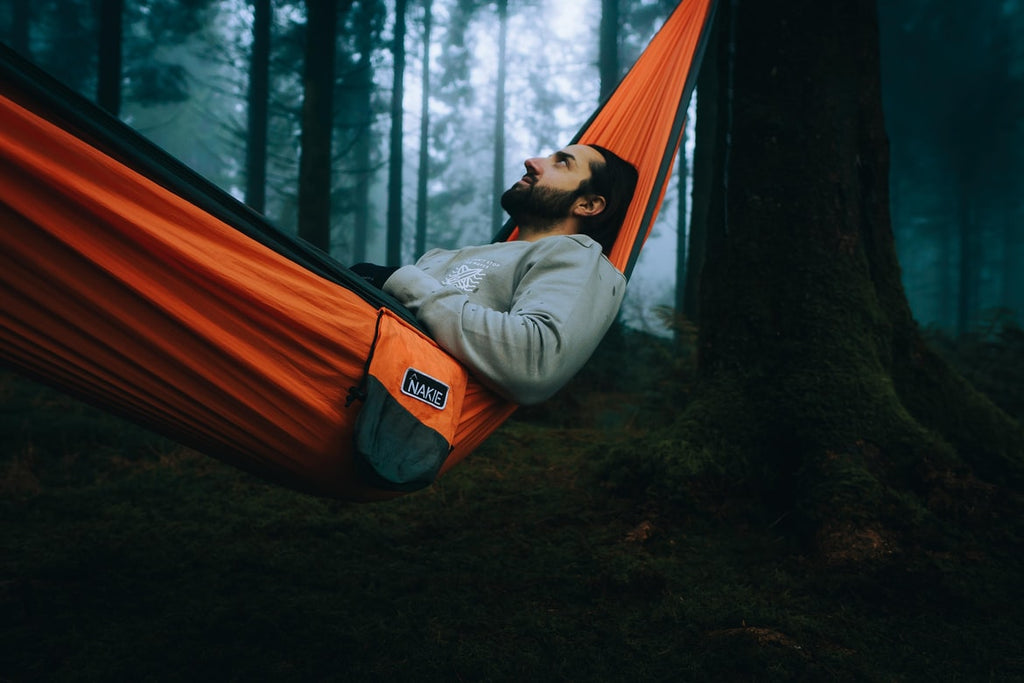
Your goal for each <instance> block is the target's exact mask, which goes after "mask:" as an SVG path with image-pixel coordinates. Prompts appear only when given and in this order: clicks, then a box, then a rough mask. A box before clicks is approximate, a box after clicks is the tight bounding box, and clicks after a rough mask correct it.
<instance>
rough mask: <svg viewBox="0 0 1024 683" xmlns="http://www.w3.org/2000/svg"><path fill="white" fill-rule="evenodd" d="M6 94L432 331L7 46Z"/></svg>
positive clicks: (0, 79)
mask: <svg viewBox="0 0 1024 683" xmlns="http://www.w3.org/2000/svg"><path fill="white" fill-rule="evenodd" d="M0 93H2V94H3V95H5V96H7V97H9V98H11V99H12V100H14V101H15V102H18V103H19V104H21V105H22V106H24V107H26V108H27V109H29V110H31V111H33V112H35V113H36V114H39V115H41V116H43V118H45V119H46V120H48V121H50V122H51V123H53V124H55V125H57V126H59V127H60V128H62V129H64V130H65V131H67V132H68V133H70V134H72V135H74V136H75V137H77V138H79V139H81V140H83V141H85V142H86V143H88V144H90V145H92V146H93V147H95V148H97V149H99V150H100V151H102V152H103V153H105V154H107V155H108V156H110V157H112V158H114V159H116V160H117V161H118V162H120V163H122V164H124V165H125V166H127V167H129V168H131V169H132V170H134V171H136V172H138V173H140V174H142V175H143V176H145V177H146V178H148V179H150V180H152V181H153V182H155V183H157V184H158V185H160V186H162V187H164V188H165V189H167V190H168V191H170V192H173V193H174V194H176V195H178V196H180V197H182V198H184V199H186V200H187V201H189V202H191V203H192V204H194V205H195V206H198V207H199V208H201V209H202V210H204V211H206V212H207V213H209V214H211V215H212V216H214V217H216V218H217V219H218V220H220V221H222V222H224V223H226V224H227V225H230V226H231V227H233V228H235V229H236V230H238V231H239V232H241V233H242V234H244V235H246V236H248V237H250V238H252V239H254V240H256V241H257V242H259V243H260V244H262V245H264V246H266V247H268V248H270V249H273V250H274V251H275V252H277V253H279V254H281V255H282V256H284V257H286V258H288V259H290V260H291V261H293V262H295V263H296V264H298V265H300V266H302V267H303V268H306V269H307V270H309V271H310V272H312V273H314V274H316V275H318V276H320V277H322V278H324V279H326V280H329V281H331V282H334V283H335V284H337V285H340V286H341V287H344V288H346V289H348V290H351V291H352V292H354V293H355V294H357V295H359V296H360V297H361V298H363V299H364V300H366V301H367V302H368V303H370V304H371V305H373V306H375V307H384V308H388V309H390V310H392V311H394V312H395V314H396V315H398V316H399V317H401V318H402V319H403V320H405V321H406V322H408V323H410V324H412V325H413V326H415V327H416V328H417V329H419V330H421V331H424V332H425V330H424V329H423V326H422V325H421V324H420V323H419V322H417V320H416V318H415V316H414V315H413V314H412V312H411V311H409V310H408V309H407V308H405V307H404V306H403V305H402V304H400V303H399V302H398V301H397V300H396V299H394V298H393V297H391V296H389V295H387V294H385V293H384V292H382V291H381V290H379V289H378V288H376V287H373V286H372V285H370V284H369V283H367V282H366V281H365V280H363V279H362V278H360V277H359V276H357V275H356V274H355V273H352V272H351V271H350V270H348V268H346V267H345V266H344V265H342V264H341V263H339V262H338V261H337V260H335V259H333V258H332V257H331V256H329V255H328V254H326V253H325V252H324V251H323V250H321V249H319V248H317V247H316V246H314V245H312V244H310V243H309V242H307V241H305V240H303V239H301V238H300V237H297V236H293V235H290V234H288V233H286V232H284V231H283V230H281V229H280V228H278V227H276V226H275V225H273V224H272V223H270V222H269V220H268V219H267V218H266V217H264V216H263V215H262V214H260V213H258V212H256V211H254V210H252V209H251V208H250V207H248V206H246V205H245V204H243V203H242V202H240V201H239V200H237V199H236V198H235V197H233V196H232V195H230V194H229V193H227V192H225V191H224V190H222V189H221V188H219V187H217V186H216V185H215V184H214V183H212V182H211V181H209V180H208V179H206V178H204V177H203V176H202V175H200V174H199V173H197V172H196V171H194V170H192V169H191V168H189V167H188V166H186V165H185V164H184V163H182V162H181V161H180V160H178V159H177V158H175V157H174V156H173V155H171V154H169V153H168V152H166V151H165V150H164V149H162V148H161V147H159V146H158V145H156V144H155V143H153V142H151V141H150V140H148V139H147V138H145V137H144V136H143V135H142V134H140V133H139V132H138V131H136V130H134V129H133V128H131V127H130V126H129V125H128V124H126V123H124V122H123V121H121V120H120V119H118V118H116V117H114V116H112V115H111V114H109V113H108V112H106V111H104V110H103V109H101V108H100V107H99V106H97V105H96V104H95V103H93V102H91V101H90V100H88V99H87V98H85V97H83V96H82V95H80V94H79V93H77V92H75V91H74V90H72V89H70V88H69V87H67V86H66V85H64V84H63V83H61V82H60V81H58V80H57V79H56V78H54V77H53V76H51V75H50V74H48V73H47V72H45V71H44V70H42V69H41V68H39V67H38V66H36V65H35V64H33V63H31V62H30V61H28V60H27V59H25V58H24V57H22V56H21V55H19V54H18V53H17V52H15V51H14V50H13V49H11V48H10V47H9V46H7V45H5V44H4V43H2V42H0Z"/></svg>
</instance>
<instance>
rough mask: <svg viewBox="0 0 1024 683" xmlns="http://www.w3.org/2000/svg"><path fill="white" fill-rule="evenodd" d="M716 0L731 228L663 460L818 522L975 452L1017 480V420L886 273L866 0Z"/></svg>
mask: <svg viewBox="0 0 1024 683" xmlns="http://www.w3.org/2000/svg"><path fill="white" fill-rule="evenodd" d="M720 11H721V14H720V19H721V20H722V22H723V23H722V24H721V28H727V27H729V26H731V25H733V24H732V22H734V26H735V48H736V49H735V55H734V61H733V60H732V59H728V58H727V59H722V60H720V62H719V69H718V80H719V82H720V83H728V82H733V83H734V85H735V90H734V100H733V101H731V102H730V101H729V99H728V97H729V91H730V90H731V89H730V88H719V89H718V90H717V98H718V109H719V112H720V113H722V112H727V111H728V112H731V116H730V117H727V119H726V121H728V120H729V118H731V121H732V126H731V144H726V143H725V140H727V139H728V138H726V130H725V129H724V127H723V128H720V129H719V131H718V134H717V135H718V140H719V142H718V144H717V145H716V146H715V154H716V157H717V159H716V162H715V166H716V167H717V168H726V169H727V176H726V177H727V182H720V183H716V185H715V187H714V190H715V191H714V193H712V196H711V200H710V207H712V209H713V208H714V207H715V206H717V205H721V206H724V207H725V209H726V210H725V215H724V226H725V230H723V231H722V232H721V233H716V232H715V230H714V228H712V233H713V234H715V235H716V237H715V238H714V239H711V240H710V241H709V244H708V252H707V258H706V261H705V264H704V271H703V277H702V281H701V293H702V297H701V316H700V320H701V327H700V338H699V348H700V359H699V369H698V386H697V389H696V391H695V394H694V396H693V397H692V400H691V402H690V403H689V404H688V406H687V409H686V410H685V412H684V413H683V415H682V416H681V418H680V419H679V420H678V421H677V423H676V425H675V433H676V440H675V442H674V443H676V444H678V443H683V444H685V447H684V448H682V449H678V448H673V449H672V450H668V451H665V452H664V453H663V455H664V457H665V460H666V462H667V463H668V464H667V465H666V467H665V470H664V472H665V473H666V476H668V477H669V478H670V479H671V478H672V476H676V477H679V476H680V473H682V472H694V471H698V470H701V471H704V472H705V473H707V472H711V471H714V472H716V473H717V474H718V475H719V476H721V477H722V479H721V480H722V481H723V482H728V484H727V485H728V486H729V487H730V488H733V489H735V487H736V486H737V485H738V486H739V487H740V488H741V489H745V490H747V491H748V492H751V491H753V492H756V493H759V494H760V495H761V498H760V499H761V500H762V501H763V502H765V503H766V504H767V505H768V509H769V510H773V511H774V512H773V514H775V515H778V516H780V517H781V518H784V519H786V520H787V523H792V524H794V525H795V526H794V528H796V529H799V530H801V531H805V532H811V533H812V535H813V536H814V537H815V538H817V539H819V540H822V539H827V538H830V537H831V536H830V534H831V533H832V532H833V531H835V530H836V529H837V528H847V527H855V528H864V527H865V526H868V527H870V526H872V525H874V524H876V523H877V524H879V525H881V526H882V527H886V528H889V527H893V526H899V525H900V524H906V523H907V520H910V519H917V520H920V519H922V518H923V517H926V516H927V515H929V514H930V513H931V512H933V511H934V506H933V505H932V502H933V501H934V499H935V497H934V496H933V495H932V494H933V493H935V491H936V490H937V489H939V488H940V487H943V486H951V485H952V484H951V483H950V482H953V481H958V482H962V481H964V479H965V478H969V476H970V474H969V473H970V472H973V473H975V474H977V475H980V476H983V477H989V478H992V479H995V480H997V481H1013V482H1016V483H1018V484H1019V483H1020V482H1021V481H1024V477H1022V473H1024V468H1022V463H1024V455H1022V453H1024V430H1022V429H1021V427H1020V425H1018V424H1017V423H1015V422H1013V421H1012V420H1011V419H1010V418H1008V417H1007V416H1006V415H1005V414H1004V413H1002V412H1001V411H999V410H998V409H997V408H996V407H995V406H994V405H993V404H992V403H991V402H990V401H988V399H986V398H985V397H984V396H982V395H980V394H978V393H977V392H976V391H974V390H973V389H972V388H971V387H970V386H969V385H968V384H967V383H966V382H965V381H964V380H963V379H962V378H960V377H959V376H958V375H956V374H955V373H954V372H953V371H952V370H951V369H950V368H949V367H948V366H947V365H946V364H944V363H943V362H942V361H940V359H939V358H938V357H937V356H936V355H935V354H934V353H933V352H932V351H931V350H930V349H928V348H927V347H926V345H925V344H924V343H923V341H922V338H921V336H920V334H919V331H918V329H917V326H916V324H915V322H914V320H913V318H912V316H911V313H910V309H909V307H908V305H907V301H906V297H905V295H904V292H903V288H902V285H901V283H900V272H899V266H898V263H897V260H896V253H895V248H894V244H893V238H892V231H891V226H890V222H889V203H888V146H887V140H886V137H885V128H884V122H883V117H882V108H881V96H880V78H879V62H878V35H877V31H878V29H877V9H876V6H875V2H874V0H844V1H842V2H836V3H821V2H817V0H799V1H797V2H783V1H782V0H773V1H763V2H740V3H733V4H730V3H723V4H722V6H721V7H720ZM733 12H735V14H734V15H733ZM729 33H731V31H729ZM720 37H721V38H722V41H723V42H725V43H729V42H731V41H729V40H727V38H728V36H727V35H726V34H724V33H723V34H722V35H721V36H720ZM729 54H730V53H729V51H728V46H725V51H724V52H720V55H726V56H728V55H729ZM733 78H734V80H732V79H733ZM701 94H702V95H706V94H707V93H706V92H704V91H702V92H701ZM719 121H720V122H722V119H721V118H720V119H719ZM711 220H712V221H714V220H715V219H711ZM711 224H712V225H714V223H713V222H712V223H711ZM673 463H674V464H673ZM845 538H846V540H847V541H848V540H849V537H848V536H847V537H845Z"/></svg>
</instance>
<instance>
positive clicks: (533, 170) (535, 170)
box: [523, 157, 543, 175]
mask: <svg viewBox="0 0 1024 683" xmlns="http://www.w3.org/2000/svg"><path fill="white" fill-rule="evenodd" d="M540 162H541V159H540V157H530V158H529V159H527V160H526V161H524V162H523V166H526V171H527V172H528V173H530V174H531V175H540V173H541V170H542V168H543V167H542V166H541V163H540Z"/></svg>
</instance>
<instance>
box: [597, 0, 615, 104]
mask: <svg viewBox="0 0 1024 683" xmlns="http://www.w3.org/2000/svg"><path fill="white" fill-rule="evenodd" d="M598 41H599V44H598V55H597V72H598V77H599V78H600V80H601V92H600V100H601V101H602V102H604V101H605V100H606V99H608V96H609V95H611V94H612V91H613V90H615V86H617V85H618V84H619V0H601V27H600V35H599V36H598Z"/></svg>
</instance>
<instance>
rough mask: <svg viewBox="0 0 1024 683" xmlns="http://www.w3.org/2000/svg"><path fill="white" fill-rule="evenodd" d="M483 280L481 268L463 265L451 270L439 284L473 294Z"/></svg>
mask: <svg viewBox="0 0 1024 683" xmlns="http://www.w3.org/2000/svg"><path fill="white" fill-rule="evenodd" d="M483 279H484V269H483V268H473V267H471V266H467V265H465V264H463V265H461V266H458V267H457V268H453V269H452V270H450V271H449V272H448V274H447V275H445V276H444V280H443V281H442V282H441V284H442V285H444V286H446V287H455V288H456V289H460V290H462V291H463V292H475V291H476V290H477V288H478V287H479V286H480V281H481V280H483Z"/></svg>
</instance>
